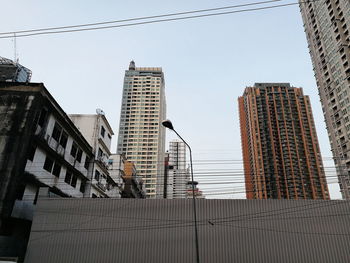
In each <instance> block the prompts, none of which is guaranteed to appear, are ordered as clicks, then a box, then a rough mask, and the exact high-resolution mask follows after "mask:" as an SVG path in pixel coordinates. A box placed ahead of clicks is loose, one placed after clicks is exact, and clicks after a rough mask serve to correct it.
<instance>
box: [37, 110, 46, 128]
mask: <svg viewBox="0 0 350 263" xmlns="http://www.w3.org/2000/svg"><path fill="white" fill-rule="evenodd" d="M46 116H47V110H46V109H42V110H41V112H40V117H39V121H38V125H39V126H40V127H43V126H44V123H45V121H46Z"/></svg>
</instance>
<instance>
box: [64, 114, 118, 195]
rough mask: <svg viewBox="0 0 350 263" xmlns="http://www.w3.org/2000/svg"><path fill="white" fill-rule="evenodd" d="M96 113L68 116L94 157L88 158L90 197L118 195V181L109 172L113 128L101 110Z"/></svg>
mask: <svg viewBox="0 0 350 263" xmlns="http://www.w3.org/2000/svg"><path fill="white" fill-rule="evenodd" d="M96 112H97V114H70V115H69V117H70V119H71V120H72V121H73V123H74V124H75V125H76V126H77V127H78V129H79V131H80V132H81V133H82V134H83V135H84V137H85V138H86V140H87V141H88V142H89V143H90V145H91V146H92V148H93V151H94V155H95V157H94V158H93V159H92V160H90V163H91V164H90V165H92V168H91V170H92V171H93V172H92V174H91V181H90V183H91V187H90V188H89V189H90V193H89V196H90V197H94V198H96V197H119V196H120V193H119V187H118V183H117V182H116V181H114V180H113V178H112V177H111V176H110V174H109V159H110V156H111V151H110V149H111V141H112V136H113V135H114V133H113V130H112V128H111V126H110V124H109V122H108V120H107V118H106V116H105V114H104V113H103V111H102V110H100V109H98V110H96Z"/></svg>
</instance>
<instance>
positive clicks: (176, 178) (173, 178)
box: [166, 140, 190, 199]
mask: <svg viewBox="0 0 350 263" xmlns="http://www.w3.org/2000/svg"><path fill="white" fill-rule="evenodd" d="M168 154H169V161H168V167H167V175H166V176H167V179H166V198H167V199H176V198H187V193H186V186H187V182H188V181H189V180H190V174H189V171H188V169H187V168H186V145H185V143H184V142H182V141H180V140H172V141H170V142H169V153H168Z"/></svg>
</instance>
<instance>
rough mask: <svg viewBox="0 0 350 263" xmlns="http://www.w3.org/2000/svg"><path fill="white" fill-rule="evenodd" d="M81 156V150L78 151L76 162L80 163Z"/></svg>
mask: <svg viewBox="0 0 350 263" xmlns="http://www.w3.org/2000/svg"><path fill="white" fill-rule="evenodd" d="M82 155H83V151H82V150H81V149H78V153H77V161H78V162H79V163H80V162H81V156H82Z"/></svg>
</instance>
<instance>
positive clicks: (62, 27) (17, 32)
mask: <svg viewBox="0 0 350 263" xmlns="http://www.w3.org/2000/svg"><path fill="white" fill-rule="evenodd" d="M279 1H281V0H269V1H262V2H253V3H248V4H240V5H230V6H224V7H216V8H208V9H199V10H192V11H184V12H178V13H169V14H161V15H154V16H143V17H136V18H127V19H122V20H112V21H103V22H97V23H88V24H80V25H69V26H60V27H47V28H37V29H29V30H20V31H10V32H2V33H0V35H13V34H21V33H32V32H40V31H48V30H59V29H69V28H79V27H88V26H97V25H106V24H115V23H121V22H130V21H137V20H145V19H153V18H160V17H169V16H178V15H187V14H194V13H202V12H209V11H217V10H224V9H232V8H237V7H244V6H252V5H262V4H267V3H272V2H279Z"/></svg>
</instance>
